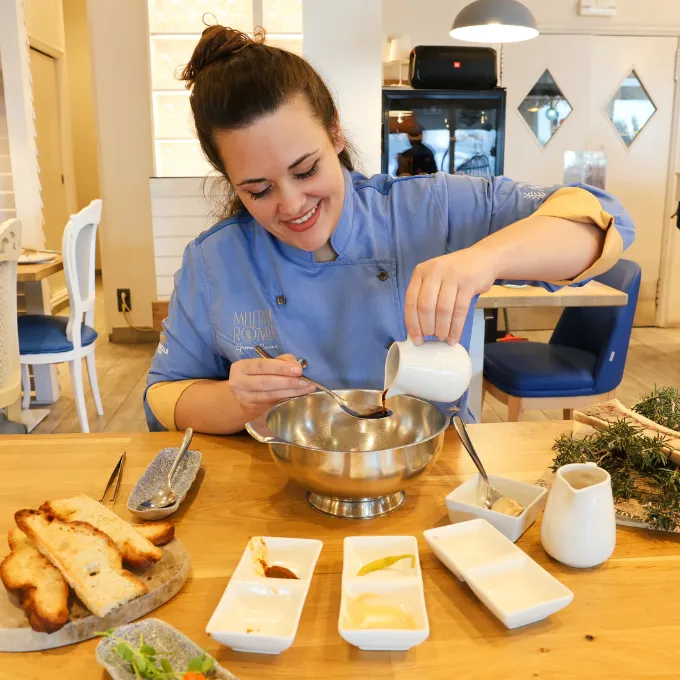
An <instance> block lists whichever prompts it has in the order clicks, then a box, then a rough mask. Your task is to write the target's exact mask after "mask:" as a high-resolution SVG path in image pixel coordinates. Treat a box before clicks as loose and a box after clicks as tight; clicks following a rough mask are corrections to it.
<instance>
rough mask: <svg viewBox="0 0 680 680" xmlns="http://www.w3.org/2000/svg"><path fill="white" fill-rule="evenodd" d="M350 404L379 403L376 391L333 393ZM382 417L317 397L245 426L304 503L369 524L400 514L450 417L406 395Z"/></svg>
mask: <svg viewBox="0 0 680 680" xmlns="http://www.w3.org/2000/svg"><path fill="white" fill-rule="evenodd" d="M337 392H338V394H340V395H341V396H342V397H344V398H345V399H347V400H350V401H359V402H361V403H364V404H380V403H381V401H380V400H381V396H382V393H381V392H378V391H376V390H338V391H337ZM388 407H389V408H390V410H391V411H392V412H393V415H392V416H390V417H389V418H384V419H380V420H364V419H361V420H359V419H357V418H353V417H352V416H350V415H348V414H347V413H345V412H344V411H343V410H342V409H341V408H340V407H339V406H338V405H337V403H336V402H335V401H334V400H333V399H332V398H331V397H330V396H328V395H327V394H324V393H323V392H315V393H313V394H308V395H305V396H303V397H298V398H296V399H291V400H289V401H286V402H284V403H282V404H278V405H277V406H275V407H274V408H272V409H271V410H270V411H269V412H268V413H267V414H266V415H264V416H263V417H262V418H260V419H258V420H256V421H254V422H252V423H248V425H247V426H246V427H247V430H248V432H249V433H250V435H251V436H253V437H254V438H255V439H257V440H258V441H260V442H262V443H265V444H268V445H269V450H270V451H271V454H272V456H273V458H274V461H275V462H276V464H277V465H278V466H279V467H280V468H281V469H282V470H283V471H284V472H285V473H286V474H287V475H288V476H289V477H290V479H292V480H293V481H295V482H297V483H298V484H300V485H301V486H303V487H304V488H305V489H307V491H308V494H307V498H308V500H309V503H310V504H311V505H312V506H313V507H315V508H316V509H318V510H321V511H322V512H325V513H327V514H330V515H336V516H338V517H349V518H356V519H362V518H369V517H376V516H378V515H383V514H385V513H387V512H390V511H392V510H396V509H397V508H399V507H400V506H401V505H402V504H403V503H404V501H405V499H406V494H405V493H404V489H405V488H406V487H407V486H408V485H409V484H412V483H413V482H414V481H415V480H416V479H417V478H418V477H420V476H421V475H422V474H424V473H425V472H426V471H427V470H428V469H429V468H430V466H431V465H432V464H433V463H434V462H435V460H436V459H437V457H438V456H439V453H440V451H441V449H442V446H443V443H444V433H445V431H446V428H447V427H448V425H449V417H448V416H447V415H445V414H444V413H442V412H441V411H440V410H439V409H438V408H437V407H436V406H433V405H432V404H430V403H428V402H426V401H422V400H421V399H417V398H416V397H410V396H405V395H402V396H398V397H394V398H393V399H390V401H389V404H388Z"/></svg>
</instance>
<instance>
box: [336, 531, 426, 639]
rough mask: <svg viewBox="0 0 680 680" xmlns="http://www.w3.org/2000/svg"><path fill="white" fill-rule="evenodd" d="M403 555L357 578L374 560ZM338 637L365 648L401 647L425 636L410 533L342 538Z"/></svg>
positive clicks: (417, 563) (421, 592)
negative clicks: (363, 568)
mask: <svg viewBox="0 0 680 680" xmlns="http://www.w3.org/2000/svg"><path fill="white" fill-rule="evenodd" d="M401 555H408V556H413V559H411V558H410V557H406V558H405V559H402V560H399V561H397V562H395V563H394V564H391V565H390V566H387V567H385V568H383V569H377V570H374V571H370V572H368V573H367V574H365V575H363V576H359V575H358V572H359V570H360V569H361V568H362V567H363V566H365V565H366V564H369V563H371V562H373V561H375V560H380V559H383V558H385V557H390V556H401ZM338 632H339V633H340V636H341V637H342V638H343V639H344V640H346V641H347V642H349V643H350V644H351V645H354V646H355V647H359V648H360V649H364V650H389V651H404V650H407V649H410V648H411V647H415V646H416V645H419V644H420V643H421V642H424V641H425V640H426V639H427V638H428V636H429V634H430V624H429V621H428V619H427V610H426V608H425V592H424V588H423V578H422V573H421V571H420V561H419V558H418V542H417V540H416V538H415V536H356V537H349V538H346V539H345V543H344V562H343V569H342V595H341V601H340V616H339V618H338Z"/></svg>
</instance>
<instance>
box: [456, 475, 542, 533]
mask: <svg viewBox="0 0 680 680" xmlns="http://www.w3.org/2000/svg"><path fill="white" fill-rule="evenodd" d="M489 479H490V480H491V484H492V485H493V486H494V487H495V488H496V489H497V490H498V491H499V492H500V493H502V494H503V495H504V496H507V497H508V498H512V499H513V500H515V501H517V502H518V503H519V504H520V505H522V506H524V511H523V512H522V514H521V515H519V516H518V517H512V516H511V515H504V514H502V513H500V512H496V511H494V510H487V509H486V508H485V507H483V506H482V501H483V498H484V489H485V488H486V487H485V485H484V482H483V480H482V478H481V476H480V475H479V474H476V475H474V476H473V477H471V478H470V479H468V480H467V481H466V482H464V483H463V484H461V485H460V486H459V487H457V488H456V489H454V490H453V491H452V492H451V493H450V494H449V495H448V496H447V497H446V508H447V510H448V513H449V519H450V520H451V521H452V522H454V523H455V522H466V521H468V520H471V519H475V518H477V517H480V518H482V519H485V520H487V522H489V523H490V524H493V526H495V527H496V528H497V529H498V530H499V531H500V532H501V533H502V534H503V535H504V536H506V537H507V538H508V539H510V540H511V541H512V542H513V543H514V542H515V541H516V540H517V539H518V538H519V537H520V536H521V535H522V534H523V533H524V532H525V531H526V530H527V529H528V528H529V527H530V526H531V525H532V524H533V523H534V522H535V521H536V520H537V519H538V516H539V515H540V514H541V510H543V508H544V507H545V503H546V501H547V499H548V497H547V494H548V492H547V490H546V489H544V488H543V487H542V486H538V485H537V484H527V483H526V482H518V481H516V480H514V479H507V478H506V477H500V476H498V475H489Z"/></svg>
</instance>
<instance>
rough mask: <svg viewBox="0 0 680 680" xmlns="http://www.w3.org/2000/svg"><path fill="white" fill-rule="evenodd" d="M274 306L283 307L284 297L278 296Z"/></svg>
mask: <svg viewBox="0 0 680 680" xmlns="http://www.w3.org/2000/svg"><path fill="white" fill-rule="evenodd" d="M276 304H277V305H285V304H286V296H285V295H278V296H277V297H276Z"/></svg>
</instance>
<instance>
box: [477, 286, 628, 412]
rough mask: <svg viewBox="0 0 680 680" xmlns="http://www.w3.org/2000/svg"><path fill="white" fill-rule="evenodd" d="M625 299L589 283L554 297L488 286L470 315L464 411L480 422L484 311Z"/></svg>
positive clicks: (610, 303) (619, 303)
mask: <svg viewBox="0 0 680 680" xmlns="http://www.w3.org/2000/svg"><path fill="white" fill-rule="evenodd" d="M627 303H628V295H626V293H622V292H621V291H620V290H616V288H611V287H610V286H606V285H605V284H603V283H600V282H599V281H589V282H588V283H587V284H586V285H585V286H580V287H574V288H569V287H566V288H561V289H560V290H558V291H557V292H555V293H551V292H550V291H547V290H546V289H545V288H540V287H538V286H525V287H523V288H515V287H510V286H492V287H491V289H490V290H489V291H488V292H486V293H483V294H482V295H480V296H479V300H478V301H477V306H476V307H475V311H474V320H473V324H472V338H471V339H470V359H471V360H472V380H471V382H470V388H469V392H468V408H469V409H470V411H471V412H472V415H473V416H474V417H475V420H476V421H477V422H478V423H481V422H482V383H483V379H484V332H485V327H486V324H485V322H484V310H485V309H502V308H508V309H509V308H511V307H623V306H624V305H626V304H627Z"/></svg>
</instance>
